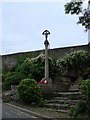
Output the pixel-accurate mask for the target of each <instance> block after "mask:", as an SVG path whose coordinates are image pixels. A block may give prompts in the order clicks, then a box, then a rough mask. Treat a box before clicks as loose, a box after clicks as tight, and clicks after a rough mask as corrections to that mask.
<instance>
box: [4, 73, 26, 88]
mask: <svg viewBox="0 0 90 120" xmlns="http://www.w3.org/2000/svg"><path fill="white" fill-rule="evenodd" d="M24 78H26V76H24V75H23V74H20V73H15V72H12V73H10V74H9V73H7V74H6V75H5V77H4V81H3V87H2V88H3V90H10V89H11V85H19V82H20V81H21V79H24Z"/></svg>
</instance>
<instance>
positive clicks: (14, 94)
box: [11, 85, 19, 101]
mask: <svg viewBox="0 0 90 120" xmlns="http://www.w3.org/2000/svg"><path fill="white" fill-rule="evenodd" d="M11 99H12V100H15V101H18V100H19V94H18V91H17V85H11Z"/></svg>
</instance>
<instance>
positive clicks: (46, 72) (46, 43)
mask: <svg viewBox="0 0 90 120" xmlns="http://www.w3.org/2000/svg"><path fill="white" fill-rule="evenodd" d="M42 35H45V41H44V45H45V79H48V78H49V64H48V45H49V42H48V40H47V38H48V35H50V32H49V31H48V30H45V31H44V32H43V33H42Z"/></svg>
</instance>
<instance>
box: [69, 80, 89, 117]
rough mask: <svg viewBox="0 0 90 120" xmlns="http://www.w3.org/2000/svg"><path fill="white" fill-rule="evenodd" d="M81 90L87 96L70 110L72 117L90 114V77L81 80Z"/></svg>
mask: <svg viewBox="0 0 90 120" xmlns="http://www.w3.org/2000/svg"><path fill="white" fill-rule="evenodd" d="M80 91H81V93H82V94H83V95H84V96H85V97H86V99H85V100H84V101H79V103H78V104H77V105H76V106H75V107H74V108H72V109H71V110H70V112H69V115H70V116H71V117H72V118H75V117H79V116H85V115H86V116H90V114H89V113H90V79H87V80H82V81H81V82H80Z"/></svg>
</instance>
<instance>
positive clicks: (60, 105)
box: [45, 103, 70, 110]
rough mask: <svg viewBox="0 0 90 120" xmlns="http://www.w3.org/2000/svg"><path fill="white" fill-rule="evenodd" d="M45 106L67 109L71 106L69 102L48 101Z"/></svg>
mask: <svg viewBox="0 0 90 120" xmlns="http://www.w3.org/2000/svg"><path fill="white" fill-rule="evenodd" d="M45 107H47V108H52V109H57V110H67V109H69V108H70V106H69V104H53V103H48V104H46V105H45Z"/></svg>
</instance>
